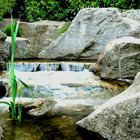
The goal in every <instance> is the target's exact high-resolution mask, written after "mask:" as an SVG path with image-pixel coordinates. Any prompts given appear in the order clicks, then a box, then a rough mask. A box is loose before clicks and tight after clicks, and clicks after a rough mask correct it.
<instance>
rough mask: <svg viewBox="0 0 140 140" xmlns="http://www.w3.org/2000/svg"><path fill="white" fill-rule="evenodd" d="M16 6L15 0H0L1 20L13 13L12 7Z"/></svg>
mask: <svg viewBox="0 0 140 140" xmlns="http://www.w3.org/2000/svg"><path fill="white" fill-rule="evenodd" d="M14 4H15V0H0V19H2V17H3V15H5V14H6V13H8V12H11V11H12V7H13V6H14Z"/></svg>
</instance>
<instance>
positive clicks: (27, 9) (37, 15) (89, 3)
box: [0, 0, 140, 21]
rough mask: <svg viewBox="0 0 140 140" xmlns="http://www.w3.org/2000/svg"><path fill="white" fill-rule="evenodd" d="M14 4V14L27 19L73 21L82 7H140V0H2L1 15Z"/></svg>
mask: <svg viewBox="0 0 140 140" xmlns="http://www.w3.org/2000/svg"><path fill="white" fill-rule="evenodd" d="M13 4H14V8H13V14H14V16H16V17H17V16H18V15H21V18H23V19H24V20H27V21H36V20H43V19H50V20H61V21H71V20H72V19H73V18H74V17H75V15H76V14H77V13H78V12H79V10H80V9H82V8H87V7H117V8H120V9H126V10H127V9H131V8H136V9H138V8H140V0H1V1H0V17H2V16H3V15H4V14H5V13H6V12H7V11H9V10H10V9H11V7H12V6H13Z"/></svg>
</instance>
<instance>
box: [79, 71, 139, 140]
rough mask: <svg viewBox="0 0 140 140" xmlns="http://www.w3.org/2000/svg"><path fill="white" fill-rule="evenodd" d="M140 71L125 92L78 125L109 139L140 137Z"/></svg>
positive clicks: (129, 139) (121, 139)
mask: <svg viewBox="0 0 140 140" xmlns="http://www.w3.org/2000/svg"><path fill="white" fill-rule="evenodd" d="M139 81H140V72H139V73H138V74H137V76H136V78H135V80H134V82H133V84H132V85H131V86H130V87H129V88H128V89H127V90H126V91H124V92H123V93H121V94H119V95H117V96H116V97H113V98H112V99H110V100H109V101H107V102H106V103H105V104H103V105H101V106H99V107H98V108H97V109H96V110H95V111H94V112H93V113H91V114H90V115H89V116H87V117H86V118H84V119H82V120H81V121H79V122H77V125H79V126H81V127H83V128H86V129H88V130H91V131H93V132H97V133H99V134H100V135H102V136H103V137H104V138H107V139H108V140H139V139H140V129H139V128H140V84H139Z"/></svg>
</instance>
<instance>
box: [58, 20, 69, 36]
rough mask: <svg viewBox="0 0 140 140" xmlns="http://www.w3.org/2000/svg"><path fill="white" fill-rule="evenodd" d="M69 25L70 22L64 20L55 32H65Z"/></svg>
mask: <svg viewBox="0 0 140 140" xmlns="http://www.w3.org/2000/svg"><path fill="white" fill-rule="evenodd" d="M70 25H71V22H66V23H65V24H64V25H63V26H62V27H61V28H59V29H58V31H57V34H58V35H60V34H63V33H64V32H66V31H67V30H68V28H69V26H70Z"/></svg>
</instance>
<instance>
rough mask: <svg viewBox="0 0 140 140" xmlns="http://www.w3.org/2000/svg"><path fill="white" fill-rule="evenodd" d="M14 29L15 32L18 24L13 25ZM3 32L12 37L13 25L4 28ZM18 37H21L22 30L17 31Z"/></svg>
mask: <svg viewBox="0 0 140 140" xmlns="http://www.w3.org/2000/svg"><path fill="white" fill-rule="evenodd" d="M13 28H14V30H15V28H16V24H15V23H13ZM2 32H4V33H5V34H6V35H7V36H11V24H9V25H7V26H5V27H3V28H2ZM17 37H21V29H20V28H19V29H18V31H17Z"/></svg>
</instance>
